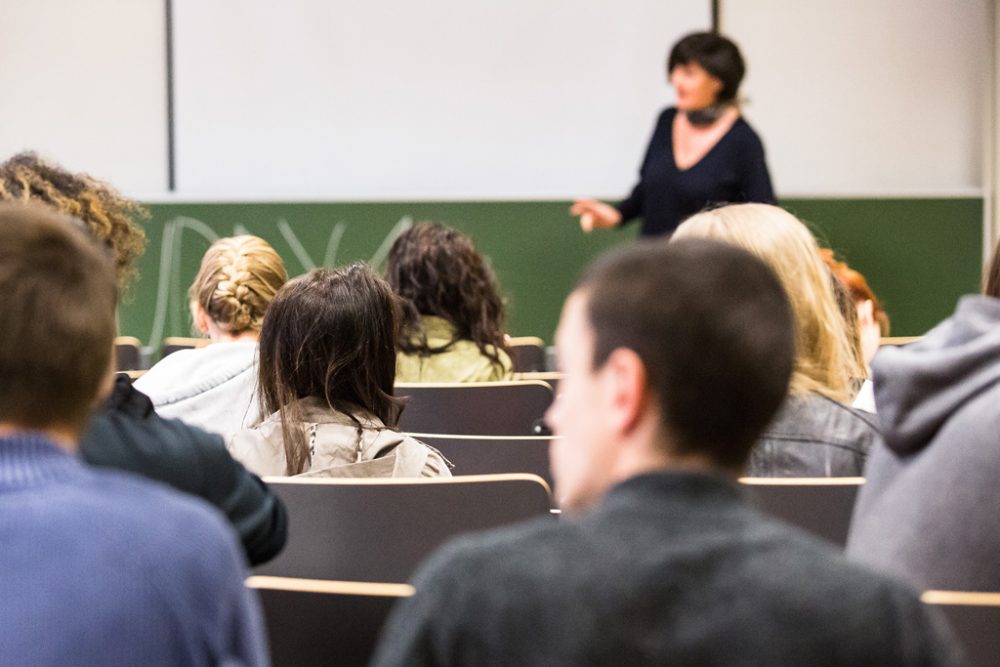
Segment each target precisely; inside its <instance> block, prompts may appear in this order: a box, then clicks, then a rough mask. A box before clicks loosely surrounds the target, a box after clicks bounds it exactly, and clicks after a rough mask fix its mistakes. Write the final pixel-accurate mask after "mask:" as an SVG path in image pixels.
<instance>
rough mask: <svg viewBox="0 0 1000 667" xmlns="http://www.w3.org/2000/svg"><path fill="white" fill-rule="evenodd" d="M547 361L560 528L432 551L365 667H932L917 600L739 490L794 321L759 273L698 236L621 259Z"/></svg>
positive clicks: (934, 630)
mask: <svg viewBox="0 0 1000 667" xmlns="http://www.w3.org/2000/svg"><path fill="white" fill-rule="evenodd" d="M624 293H628V294H629V295H630V298H628V299H623V298H621V295H622V294H624ZM556 345H557V355H558V360H559V366H560V368H561V370H562V371H563V372H564V373H565V374H566V375H565V377H564V378H563V380H562V381H561V383H560V393H559V397H558V398H557V399H556V402H555V404H554V405H553V406H552V408H551V409H550V410H549V413H548V415H547V419H548V421H549V423H550V425H551V426H552V427H553V428H554V429H555V431H556V433H557V434H558V435H559V436H561V437H559V438H555V439H553V440H552V445H551V448H552V449H551V458H552V470H553V475H554V477H555V482H556V484H555V488H556V489H557V491H558V493H559V495H560V496H561V498H562V507H563V516H562V518H561V519H560V520H559V521H557V522H556V521H551V520H540V521H535V522H531V523H527V524H522V525H521V526H516V527H512V528H507V529H503V530H499V531H494V532H491V533H486V534H480V535H472V536H466V537H462V538H459V539H457V540H455V541H454V542H452V543H451V544H449V545H447V546H445V547H444V548H442V549H441V550H440V551H439V552H438V553H437V554H436V555H434V556H432V557H431V559H430V560H429V561H428V562H427V563H426V564H424V565H423V566H422V567H421V568H420V570H419V572H418V574H417V575H416V576H415V578H414V580H413V585H414V587H415V588H416V594H415V595H413V596H412V597H410V598H407V599H405V600H403V601H402V602H401V603H400V604H399V605H398V606H397V607H396V608H395V610H394V611H393V613H392V615H391V617H390V620H389V622H388V624H387V626H386V628H385V629H384V631H383V633H382V638H381V641H380V646H379V649H378V651H377V653H376V656H375V658H374V661H373V664H374V665H378V666H386V665H486V666H489V665H818V664H822V665H861V664H864V665H934V664H945V663H946V662H947V660H948V648H947V644H944V643H943V640H942V639H941V633H942V632H943V631H942V629H941V627H940V625H938V624H937V619H936V617H933V616H931V612H930V611H929V610H928V609H926V608H925V607H924V606H923V605H922V604H921V602H920V600H919V599H918V597H917V595H916V593H915V592H913V591H911V590H909V589H908V588H906V587H905V586H903V585H902V584H899V583H897V582H894V581H892V580H889V579H883V578H881V577H878V576H876V575H875V574H872V573H870V572H869V571H868V570H866V569H864V568H862V567H860V566H857V565H854V564H852V563H850V562H848V561H847V560H846V559H845V558H844V557H843V556H842V555H840V554H838V553H836V552H835V551H833V550H832V549H831V548H830V547H829V546H827V545H825V544H823V543H820V542H819V541H818V540H816V539H814V538H812V537H809V536H807V535H805V534H804V533H801V532H799V531H798V530H796V529H794V528H791V527H790V526H788V525H786V524H784V523H781V522H779V521H776V520H773V519H771V518H769V517H767V516H765V515H763V514H762V513H760V512H759V511H758V510H756V509H754V508H753V507H752V506H750V505H749V504H748V503H747V501H746V499H745V497H744V495H743V493H741V491H740V489H739V488H738V485H737V483H736V478H737V477H738V476H739V475H740V472H741V470H742V469H743V467H744V464H745V462H746V458H747V456H748V455H749V452H750V449H751V447H752V446H753V444H754V442H755V440H756V439H757V436H758V435H759V433H760V431H761V430H762V429H763V428H764V426H765V425H767V423H768V422H769V421H770V419H771V417H772V415H773V414H774V413H775V411H776V410H777V409H778V407H779V405H780V404H781V402H782V400H783V399H784V397H785V393H786V391H787V385H788V378H789V374H790V372H791V370H792V364H793V356H792V348H793V345H794V336H793V329H792V316H791V314H790V312H789V305H788V302H787V301H786V299H785V296H784V293H783V291H782V288H781V285H780V283H779V282H778V280H777V279H776V278H775V277H774V275H773V274H772V273H771V271H769V270H768V268H767V267H766V266H765V265H764V264H763V263H762V262H761V261H760V260H758V259H756V258H754V257H753V256H751V255H750V254H749V253H747V252H745V251H743V250H741V249H739V248H735V247H732V246H729V245H725V244H721V243H718V242H713V241H705V240H694V239H687V240H678V241H675V242H672V243H670V244H663V243H658V242H653V243H646V244H636V245H631V246H629V247H627V248H626V249H624V250H621V251H619V252H615V253H614V254H612V255H609V256H606V257H604V258H603V259H601V260H599V261H598V263H597V264H595V265H594V266H592V267H591V268H590V270H589V271H588V272H587V273H586V274H585V275H584V277H583V279H582V281H581V282H580V283H579V284H578V285H577V287H576V289H575V290H574V291H573V293H572V294H571V295H570V297H569V298H568V299H567V301H566V305H565V308H564V309H563V314H562V319H561V321H560V323H559V329H558V332H557V334H556Z"/></svg>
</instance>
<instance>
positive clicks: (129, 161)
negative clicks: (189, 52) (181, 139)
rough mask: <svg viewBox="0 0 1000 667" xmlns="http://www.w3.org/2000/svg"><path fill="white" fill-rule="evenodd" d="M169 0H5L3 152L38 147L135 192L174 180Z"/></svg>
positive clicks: (0, 51) (0, 33) (0, 24)
mask: <svg viewBox="0 0 1000 667" xmlns="http://www.w3.org/2000/svg"><path fill="white" fill-rule="evenodd" d="M163 26H164V9H163V2H162V1H161V0H87V1H86V2H67V1H66V0H31V2H13V1H12V2H5V3H4V5H3V20H2V21H0V91H3V92H2V94H0V161H2V160H3V159H5V158H6V157H7V156H9V155H11V154H13V153H15V152H18V151H22V150H26V149H33V150H37V151H39V152H41V153H42V154H43V155H48V156H50V157H51V158H52V159H54V160H56V161H58V162H60V163H62V164H64V165H66V166H67V167H69V168H71V169H75V170H83V171H88V172H91V173H94V174H97V175H100V176H101V177H102V178H105V179H107V180H109V181H111V182H112V183H114V184H115V185H116V186H117V187H119V188H120V189H122V190H125V191H127V192H130V193H132V194H150V193H159V192H163V191H164V190H165V189H166V183H167V176H166V172H167V166H166V165H167V138H166V135H167V129H166V128H167V121H166V115H167V114H166V83H165V82H166V78H165V74H164V61H165V58H166V56H165V46H164V27H163Z"/></svg>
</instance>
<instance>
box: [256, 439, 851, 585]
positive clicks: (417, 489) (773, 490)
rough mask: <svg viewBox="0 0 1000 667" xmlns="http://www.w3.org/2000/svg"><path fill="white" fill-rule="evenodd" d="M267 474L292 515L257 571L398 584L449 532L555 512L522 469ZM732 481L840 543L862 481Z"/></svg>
mask: <svg viewBox="0 0 1000 667" xmlns="http://www.w3.org/2000/svg"><path fill="white" fill-rule="evenodd" d="M487 446H488V445H487ZM266 481H267V483H268V484H269V485H270V487H271V489H272V490H273V491H274V492H275V494H277V495H278V496H279V497H280V498H281V499H282V500H283V501H284V503H285V506H286V507H287V508H288V512H289V515H290V516H291V517H293V519H294V521H293V522H292V523H291V526H290V532H289V536H288V544H287V545H286V547H285V549H284V551H283V552H282V553H281V554H280V555H279V556H278V557H277V558H275V559H274V560H273V561H271V562H269V563H266V564H264V565H261V566H259V567H258V568H257V570H256V574H259V575H271V576H282V577H297V578H306V579H340V580H348V581H368V582H381V583H401V582H404V581H407V580H408V579H409V578H410V576H411V575H412V574H413V572H414V570H415V569H416V567H417V565H418V564H419V563H420V562H421V561H422V560H423V559H424V558H425V557H426V556H428V555H429V554H430V553H431V552H433V551H434V549H436V548H437V547H439V546H440V545H441V544H443V543H444V542H446V541H447V540H448V539H450V538H452V537H454V536H456V535H459V534H462V533H469V532H474V531H479V530H488V529H491V528H496V527H499V526H504V525H508V524H511V523H515V522H517V521H522V520H527V519H533V518H539V517H554V515H555V513H557V512H558V510H557V509H556V507H555V503H554V501H553V496H552V489H551V487H550V486H549V484H548V483H547V482H546V481H545V480H544V479H542V478H541V477H539V476H537V475H531V474H525V473H507V474H486V475H467V476H457V477H451V478H433V479H350V478H349V479H342V478H336V479H315V478H309V479H304V478H287V477H272V478H267V480H266ZM741 481H742V482H743V488H744V489H745V490H746V492H747V494H748V495H749V497H750V499H751V501H752V502H754V503H755V504H757V505H758V506H759V507H760V508H761V509H762V510H763V511H765V512H768V513H769V514H772V515H774V516H776V517H778V518H781V519H783V520H784V521H786V522H788V523H791V524H793V525H796V526H799V527H800V528H803V529H804V530H807V531H809V532H811V533H813V534H815V535H817V536H818V537H821V538H823V539H826V540H828V541H830V542H832V543H833V544H835V545H837V546H839V547H841V548H842V547H843V546H844V543H845V541H846V538H847V527H848V524H849V523H850V519H851V509H852V507H853V505H854V499H855V498H856V496H857V493H858V488H859V487H860V485H861V484H862V483H863V482H864V480H862V479H858V478H842V479H798V480H790V479H766V480H765V479H743V480H741ZM553 520H555V519H554V518H553Z"/></svg>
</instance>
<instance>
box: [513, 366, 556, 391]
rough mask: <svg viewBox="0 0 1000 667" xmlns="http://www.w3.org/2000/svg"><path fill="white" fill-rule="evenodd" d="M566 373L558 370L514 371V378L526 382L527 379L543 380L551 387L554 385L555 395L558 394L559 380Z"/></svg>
mask: <svg viewBox="0 0 1000 667" xmlns="http://www.w3.org/2000/svg"><path fill="white" fill-rule="evenodd" d="M565 375H566V374H565V373H560V372H557V371H539V372H537V373H535V372H528V373H514V379H515V380H519V381H521V382H525V381H527V380H541V381H542V382H545V383H546V384H548V385H549V386H550V387H552V394H553V395H554V396H558V395H559V381H560V380H562V379H563V376H565Z"/></svg>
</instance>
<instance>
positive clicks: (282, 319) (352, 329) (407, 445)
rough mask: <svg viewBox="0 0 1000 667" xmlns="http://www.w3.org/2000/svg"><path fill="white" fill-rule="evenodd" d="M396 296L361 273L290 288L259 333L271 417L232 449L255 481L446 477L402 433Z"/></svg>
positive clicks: (431, 453) (265, 408) (312, 276)
mask: <svg viewBox="0 0 1000 667" xmlns="http://www.w3.org/2000/svg"><path fill="white" fill-rule="evenodd" d="M395 331H396V310H395V297H394V296H393V293H392V290H391V289H390V288H389V285H388V284H386V282H385V281H384V280H382V279H381V278H379V277H378V276H377V275H375V273H374V272H373V271H372V270H371V269H370V268H368V266H366V265H364V264H354V265H352V266H349V267H347V268H344V269H314V270H313V271H310V272H309V273H307V274H306V275H304V276H301V277H299V278H296V279H295V280H292V281H290V282H289V283H288V284H286V285H285V286H284V287H283V288H282V289H281V291H279V292H278V294H277V296H275V297H274V301H272V302H271V307H270V308H268V311H267V314H266V315H265V316H264V324H263V327H262V328H261V333H260V369H259V390H258V392H259V400H260V406H261V412H262V413H263V414H266V415H269V416H268V417H266V418H265V419H264V421H263V422H261V423H260V424H259V425H258V426H256V427H254V428H252V429H248V430H243V431H240V432H238V433H236V434H235V435H234V436H233V437H232V439H231V440H230V441H229V450H230V451H231V452H232V454H233V456H235V457H236V458H237V459H238V460H240V461H242V462H243V464H244V465H245V466H246V467H247V468H249V469H250V470H252V471H254V472H255V473H257V474H258V475H299V476H310V477H450V476H451V472H450V471H449V464H448V462H447V461H445V459H444V458H443V457H442V456H441V455H440V454H439V453H438V452H437V451H436V450H434V449H432V448H430V447H428V446H426V445H424V444H423V443H421V442H418V441H417V440H414V439H413V438H411V437H409V436H406V435H403V434H402V433H400V432H399V431H398V430H396V428H395V427H396V422H397V421H398V419H399V413H400V406H399V401H398V399H396V398H394V397H393V376H394V375H395V370H396V345H395V339H394V334H395Z"/></svg>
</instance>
